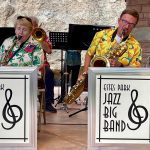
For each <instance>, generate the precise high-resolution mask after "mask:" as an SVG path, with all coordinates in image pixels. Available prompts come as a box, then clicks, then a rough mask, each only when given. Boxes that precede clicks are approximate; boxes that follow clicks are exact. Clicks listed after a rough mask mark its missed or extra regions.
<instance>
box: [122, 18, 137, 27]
mask: <svg viewBox="0 0 150 150" xmlns="http://www.w3.org/2000/svg"><path fill="white" fill-rule="evenodd" d="M121 21H122V23H123V24H125V25H127V24H128V25H129V26H130V27H131V28H134V27H135V25H136V24H135V23H130V22H128V21H127V20H124V19H121Z"/></svg>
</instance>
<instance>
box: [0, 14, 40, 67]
mask: <svg viewBox="0 0 150 150" xmlns="http://www.w3.org/2000/svg"><path fill="white" fill-rule="evenodd" d="M32 30H33V24H32V20H31V19H30V18H29V17H26V16H19V17H17V20H16V21H15V36H12V37H9V38H7V39H5V40H4V42H3V43H2V45H1V46H0V63H1V66H40V64H41V63H42V62H41V56H42V53H43V52H42V49H41V46H40V44H39V43H38V42H37V41H36V40H35V39H33V38H32V36H31V34H32Z"/></svg>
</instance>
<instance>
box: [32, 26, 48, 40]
mask: <svg viewBox="0 0 150 150" xmlns="http://www.w3.org/2000/svg"><path fill="white" fill-rule="evenodd" d="M32 36H33V38H34V39H35V40H37V41H38V42H39V43H41V42H43V41H44V39H45V38H46V32H45V31H44V30H43V29H42V28H35V29H33V32H32Z"/></svg>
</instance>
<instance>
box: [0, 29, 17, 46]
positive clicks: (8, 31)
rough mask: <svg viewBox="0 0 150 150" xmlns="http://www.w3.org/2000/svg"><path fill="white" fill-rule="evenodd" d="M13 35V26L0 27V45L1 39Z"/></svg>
mask: <svg viewBox="0 0 150 150" xmlns="http://www.w3.org/2000/svg"><path fill="white" fill-rule="evenodd" d="M13 35H15V28H13V27H0V45H1V44H2V43H3V41H4V40H5V39H6V38H8V37H10V36H13Z"/></svg>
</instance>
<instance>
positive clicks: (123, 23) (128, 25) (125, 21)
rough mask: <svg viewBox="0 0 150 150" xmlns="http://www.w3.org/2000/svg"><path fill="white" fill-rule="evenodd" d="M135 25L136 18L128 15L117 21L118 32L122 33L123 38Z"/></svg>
mask: <svg viewBox="0 0 150 150" xmlns="http://www.w3.org/2000/svg"><path fill="white" fill-rule="evenodd" d="M136 23H137V18H135V17H133V16H132V15H129V14H124V15H123V16H122V17H121V18H119V19H118V32H119V33H120V34H121V33H122V31H124V36H128V35H129V34H130V33H131V31H132V29H133V28H134V27H135V25H136Z"/></svg>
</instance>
